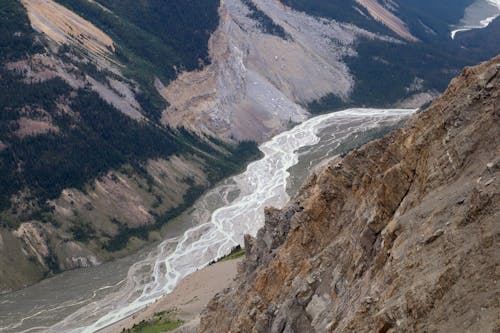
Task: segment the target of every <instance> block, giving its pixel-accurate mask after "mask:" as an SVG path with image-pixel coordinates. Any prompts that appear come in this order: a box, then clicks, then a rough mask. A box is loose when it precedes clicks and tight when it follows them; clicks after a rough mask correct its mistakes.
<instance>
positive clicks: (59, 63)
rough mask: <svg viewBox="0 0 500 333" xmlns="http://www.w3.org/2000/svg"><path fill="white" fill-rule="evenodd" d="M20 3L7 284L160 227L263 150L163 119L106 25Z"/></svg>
mask: <svg viewBox="0 0 500 333" xmlns="http://www.w3.org/2000/svg"><path fill="white" fill-rule="evenodd" d="M22 3H23V4H24V5H25V6H26V7H23V4H21V2H19V1H15V0H5V1H1V2H0V15H1V17H2V20H1V22H0V34H1V36H2V40H1V42H0V43H1V44H0V46H1V48H0V52H1V56H2V57H1V64H0V110H1V113H0V128H1V131H0V250H1V255H0V264H1V268H0V292H4V291H9V290H12V289H16V288H20V287H22V286H26V285H27V284H30V283H33V282H34V281H37V280H39V279H41V278H43V277H46V276H48V275H50V274H53V273H56V272H60V271H63V270H67V269H73V268H78V267H86V266H91V265H96V264H99V263H100V262H102V261H104V260H108V259H112V258H115V257H118V256H123V255H125V254H127V253H130V252H131V251H133V250H136V249H138V248H139V247H141V246H143V245H144V244H145V243H146V242H148V241H152V240H155V239H158V238H159V237H161V236H160V232H161V228H162V226H164V225H165V223H166V222H168V221H169V220H171V219H172V218H174V217H176V216H177V215H179V214H180V213H181V212H182V211H183V210H185V209H186V208H188V207H189V206H190V205H191V204H192V203H193V202H194V200H196V198H197V197H198V196H199V195H201V193H203V191H204V190H205V189H207V188H208V187H210V186H212V185H213V184H214V183H216V182H217V181H219V180H220V179H221V178H223V177H224V176H226V175H229V174H231V173H234V172H236V171H239V170H240V169H241V168H242V167H243V166H244V165H245V163H246V161H248V160H249V159H252V158H255V157H256V156H258V150H257V147H256V145H255V144H253V143H250V142H241V143H239V144H228V143H225V142H222V141H219V140H218V139H215V138H211V137H206V136H197V135H195V134H193V133H190V132H188V131H186V130H184V129H172V128H170V127H168V126H160V125H159V124H158V123H157V122H156V121H155V120H154V115H153V116H152V114H154V108H150V105H151V103H154V102H151V101H150V100H149V101H147V102H144V101H143V99H142V97H144V96H146V95H147V94H145V91H147V89H148V88H147V85H144V84H143V83H140V82H138V81H136V80H135V79H134V77H135V76H134V75H129V74H128V73H127V68H128V67H126V66H125V65H124V64H123V63H122V60H120V59H118V57H117V56H116V52H117V51H118V50H119V48H120V45H119V44H117V43H116V42H115V41H114V40H113V39H112V38H111V37H110V36H109V34H107V33H106V32H104V31H103V30H100V28H99V27H98V26H97V25H95V24H93V23H92V22H90V21H88V20H86V19H84V18H82V17H81V16H79V15H77V14H75V13H74V12H71V11H69V10H68V9H66V8H65V7H62V6H61V5H58V4H57V3H55V2H53V1H51V0H23V2H22ZM26 8H27V10H26ZM29 18H31V22H30V20H29ZM30 23H31V25H32V26H33V27H34V28H35V29H37V30H38V31H39V32H37V31H34V30H33V29H32V28H31V27H30ZM206 38H208V34H207V35H206ZM199 47H200V49H203V46H202V45H200V46H199ZM205 49H206V45H205ZM186 52H188V53H189V51H186ZM164 56H165V59H167V60H168V61H170V64H173V63H174V61H175V59H174V58H171V57H170V58H169V57H168V55H167V54H165V55H164ZM197 56H198V55H196V57H197ZM153 81H154V77H152V78H151V82H152V83H151V84H152V85H153ZM150 93H151V91H150ZM157 95H158V94H157ZM141 96H142V97H141ZM158 98H160V99H161V97H159V95H158ZM163 103H164V101H163ZM148 110H149V111H148Z"/></svg>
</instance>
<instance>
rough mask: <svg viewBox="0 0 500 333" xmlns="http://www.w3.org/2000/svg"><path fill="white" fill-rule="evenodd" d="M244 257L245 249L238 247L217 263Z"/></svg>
mask: <svg viewBox="0 0 500 333" xmlns="http://www.w3.org/2000/svg"><path fill="white" fill-rule="evenodd" d="M244 255H245V249H242V248H241V247H240V246H239V245H238V246H237V247H235V248H234V249H233V250H232V251H231V253H230V254H228V255H227V256H225V257H223V258H221V259H220V260H219V261H228V260H234V259H238V258H241V257H243V256H244Z"/></svg>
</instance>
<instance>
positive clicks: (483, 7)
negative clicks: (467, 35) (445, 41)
mask: <svg viewBox="0 0 500 333" xmlns="http://www.w3.org/2000/svg"><path fill="white" fill-rule="evenodd" d="M498 16H500V0H476V1H475V2H474V3H472V4H471V5H470V6H469V7H467V8H466V9H465V13H464V17H463V18H462V19H461V20H460V24H459V25H458V26H457V27H456V29H454V30H453V31H452V32H451V39H455V36H456V34H457V33H459V32H463V31H468V30H472V29H482V28H486V27H487V26H488V25H489V24H490V23H491V22H493V20H494V19H496V18H497V17H498Z"/></svg>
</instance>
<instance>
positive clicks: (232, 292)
mask: <svg viewBox="0 0 500 333" xmlns="http://www.w3.org/2000/svg"><path fill="white" fill-rule="evenodd" d="M499 87H500V57H496V58H495V59H493V60H491V61H490V62H486V63H483V64H480V65H478V66H476V67H472V68H466V69H465V70H464V71H463V73H462V74H461V75H460V76H459V77H458V78H456V79H454V80H453V81H452V83H451V84H450V86H449V88H448V89H447V91H446V92H445V93H444V95H443V96H442V97H440V98H439V99H437V100H436V101H435V102H434V103H433V104H432V105H431V106H430V107H429V108H428V109H427V110H425V111H422V112H420V113H419V114H417V115H415V116H414V117H413V118H412V119H411V120H410V121H409V122H408V123H407V125H406V126H405V127H404V128H402V129H400V130H397V131H395V132H393V133H391V134H389V135H387V136H386V137H384V138H383V139H380V140H377V141H374V142H372V143H370V144H367V145H365V146H363V147H361V148H359V149H357V150H355V151H353V152H352V153H350V154H349V155H347V156H346V157H345V158H338V159H336V160H334V161H332V162H331V163H330V164H329V165H328V166H327V167H326V168H324V169H322V170H321V171H318V172H317V173H315V174H314V175H312V176H311V178H310V179H309V180H308V182H307V183H306V184H305V185H303V187H302V188H301V191H300V193H299V194H298V195H297V196H296V197H295V198H293V199H292V200H291V202H290V204H289V205H288V206H287V207H285V208H284V209H283V210H280V211H279V210H275V209H268V210H267V213H266V223H265V227H264V228H263V229H261V230H260V231H259V233H258V235H257V238H256V239H253V238H250V237H247V238H246V244H245V247H246V249H247V254H246V259H245V260H244V262H243V264H242V265H241V267H240V271H239V275H238V278H237V280H236V282H235V285H234V286H233V287H232V288H228V289H226V290H225V291H224V292H223V293H222V294H219V295H217V296H216V297H215V298H214V299H213V300H212V301H211V302H210V303H209V304H208V306H207V309H206V311H205V312H204V314H203V317H202V319H201V324H200V328H199V331H200V332H464V331H471V332H472V331H476V332H496V331H498V329H500V326H499V325H500V324H499V323H500V317H499V313H500V302H499V299H500V298H499V297H498V296H499V293H500V287H499V285H498V279H499V277H500V276H499V269H498V267H499V264H500V255H499V253H498V248H499V240H500V225H499V223H498V222H499V217H498V213H499V210H500V207H499V206H500V193H499V192H500V191H499V188H500V177H499V171H500V156H499V151H500V146H499V142H498V134H499V133H500V123H499V120H500V103H499V100H500V93H499Z"/></svg>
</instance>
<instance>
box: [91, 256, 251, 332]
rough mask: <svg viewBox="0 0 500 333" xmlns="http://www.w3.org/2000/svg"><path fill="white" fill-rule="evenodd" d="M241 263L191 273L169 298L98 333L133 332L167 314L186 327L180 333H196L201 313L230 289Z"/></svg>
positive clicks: (220, 264) (233, 261)
mask: <svg viewBox="0 0 500 333" xmlns="http://www.w3.org/2000/svg"><path fill="white" fill-rule="evenodd" d="M240 261H241V259H233V260H226V261H220V262H218V263H216V264H213V265H210V266H207V267H205V268H203V269H201V270H198V271H196V272H194V273H191V274H190V275H188V276H186V277H185V278H184V279H182V280H181V282H180V283H179V284H178V285H177V287H176V288H175V289H174V291H172V292H171V293H170V294H167V295H165V296H164V297H162V298H160V299H159V300H158V301H157V302H155V303H153V304H151V305H150V306H148V307H146V308H145V309H143V310H141V311H139V312H137V313H136V314H134V315H132V316H130V317H127V318H125V319H123V320H121V321H119V322H117V323H115V324H113V325H111V326H108V327H106V328H104V329H102V330H100V331H99V333H118V332H122V331H123V330H127V329H131V328H132V327H133V326H134V325H138V324H139V323H141V322H142V321H148V320H150V319H151V318H153V317H154V316H155V314H158V313H167V314H168V315H169V316H170V318H171V319H172V320H174V321H175V320H181V321H182V322H183V324H182V326H180V327H179V328H178V329H177V332H195V331H196V327H197V326H198V323H199V318H200V313H201V311H202V310H203V309H204V308H205V306H206V305H207V303H208V302H209V301H210V299H212V297H214V296H215V294H217V293H218V292H221V291H222V290H224V289H225V288H227V287H229V286H230V285H231V283H232V281H233V279H234V277H235V276H236V273H237V267H238V264H239V262H240Z"/></svg>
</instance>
